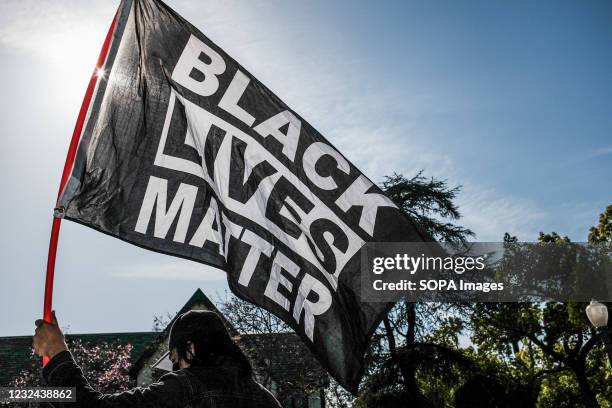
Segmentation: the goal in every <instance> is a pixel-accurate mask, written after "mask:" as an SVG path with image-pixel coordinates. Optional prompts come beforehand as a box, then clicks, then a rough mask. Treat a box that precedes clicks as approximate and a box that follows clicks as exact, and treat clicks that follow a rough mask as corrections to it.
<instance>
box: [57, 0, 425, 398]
mask: <svg viewBox="0 0 612 408" xmlns="http://www.w3.org/2000/svg"><path fill="white" fill-rule="evenodd" d="M116 21H117V23H116V27H115V31H114V34H113V40H112V43H111V45H110V49H109V53H108V57H107V58H106V62H105V63H104V66H103V70H102V71H101V75H100V76H99V77H100V80H99V82H98V85H97V87H96V89H95V92H94V94H93V98H92V100H91V103H90V105H89V108H88V111H87V117H86V119H85V123H84V126H83V131H82V134H81V136H80V141H79V145H78V151H77V155H76V159H75V161H74V164H73V167H72V172H71V174H70V179H69V181H68V183H67V185H66V187H65V189H64V191H63V192H62V195H61V196H60V199H59V202H58V208H59V209H60V214H61V216H64V217H65V218H66V219H69V220H72V221H76V222H79V223H82V224H84V225H86V226H88V227H91V228H94V229H96V230H99V231H101V232H104V233H107V234H110V235H112V236H115V237H117V238H120V239H123V240H125V241H128V242H131V243H133V244H136V245H139V246H142V247H144V248H147V249H151V250H154V251H158V252H162V253H166V254H171V255H175V256H179V257H183V258H187V259H191V260H194V261H197V262H201V263H203V264H207V265H212V266H214V267H216V268H219V269H222V270H224V271H225V272H226V273H227V278H228V282H229V286H230V288H231V290H232V291H233V292H234V293H235V294H236V295H238V296H239V297H241V298H243V299H245V300H247V301H249V302H252V303H255V304H257V305H260V306H262V307H264V308H265V309H267V310H269V311H271V312H272V313H274V314H275V315H277V316H279V317H280V318H281V319H282V320H283V321H285V322H286V323H288V324H289V325H290V326H291V327H292V328H293V329H294V330H295V331H296V332H297V333H298V334H299V335H300V336H301V338H302V339H303V341H304V342H305V343H306V344H307V345H308V346H309V348H310V349H311V350H312V352H313V353H314V354H315V356H316V357H317V358H318V360H319V361H320V362H321V363H322V364H323V366H324V367H325V368H326V369H327V370H328V371H329V372H330V373H331V374H332V375H333V376H334V377H335V378H336V379H337V381H338V382H339V383H340V384H342V385H343V386H345V387H346V388H347V389H349V390H351V391H353V392H355V391H356V390H357V386H358V385H359V381H360V379H361V377H362V375H363V370H364V368H363V354H364V352H365V350H366V347H367V345H368V341H369V339H370V337H371V335H372V333H373V331H374V330H375V329H376V327H377V326H378V324H379V322H380V320H381V318H382V317H383V316H384V315H385V313H386V312H387V311H388V310H389V308H390V307H391V306H392V304H391V303H365V302H362V301H361V293H360V284H361V283H360V274H361V271H360V250H361V248H362V246H363V245H364V243H365V242H371V241H378V242H389V241H423V240H425V239H427V237H426V236H425V235H424V234H423V233H421V232H419V230H418V228H417V227H415V225H414V224H413V223H412V222H411V221H410V220H409V219H408V218H406V217H405V216H404V215H402V214H401V213H400V211H399V210H398V208H397V207H396V206H395V205H394V204H393V203H392V202H391V200H389V199H388V198H387V197H386V196H385V195H384V194H383V193H382V192H381V191H380V189H379V188H378V187H376V186H375V185H374V184H373V183H372V182H371V181H370V180H368V179H367V178H366V177H365V176H364V175H363V174H361V172H360V171H359V170H358V169H357V168H355V167H354V166H353V165H352V164H351V163H350V162H349V161H348V160H347V159H346V158H345V157H344V156H343V155H342V154H340V153H339V152H338V151H337V150H336V149H335V148H334V147H333V146H332V145H331V144H330V143H329V142H328V141H327V140H326V139H325V138H324V137H323V136H322V135H321V134H320V133H319V132H317V130H316V129H314V128H313V127H312V126H311V125H310V124H309V123H308V122H306V121H305V120H303V119H302V118H301V117H300V115H298V114H297V113H296V112H294V111H292V110H291V109H290V108H289V107H287V106H286V105H285V104H284V103H283V102H282V101H281V100H280V99H279V98H278V97H277V96H276V95H274V94H273V93H272V92H271V91H270V90H269V89H268V88H266V86H265V85H263V84H262V83H260V82H259V81H258V80H257V79H255V78H254V77H253V76H252V75H251V74H250V73H249V72H248V71H247V70H246V69H245V68H244V67H242V66H241V65H240V64H238V63H237V62H236V61H234V60H233V59H232V58H231V57H230V56H229V55H227V54H226V53H225V52H224V51H223V50H222V49H220V48H219V47H218V46H216V45H215V44H214V43H213V42H212V41H210V40H209V39H208V38H207V37H206V36H205V35H203V34H202V33H201V32H200V31H198V30H197V29H196V28H195V27H193V26H192V25H191V24H190V23H188V22H187V21H185V20H184V19H183V18H181V17H180V16H179V15H177V14H176V12H174V11H173V10H171V9H170V8H168V7H167V6H166V5H165V4H163V3H162V2H161V1H158V0H126V1H124V2H123V3H122V4H121V5H120V8H119V11H118V16H117V20H116ZM278 70H279V72H278V74H279V75H282V74H283V72H282V68H278ZM311 86H317V85H316V84H312V85H311ZM359 143H360V141H359V140H355V144H356V145H359ZM363 148H364V149H367V146H363Z"/></svg>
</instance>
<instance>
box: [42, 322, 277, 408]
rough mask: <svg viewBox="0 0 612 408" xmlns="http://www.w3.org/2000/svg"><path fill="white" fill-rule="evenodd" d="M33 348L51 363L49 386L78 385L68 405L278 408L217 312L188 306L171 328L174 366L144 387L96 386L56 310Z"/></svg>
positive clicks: (47, 374) (47, 376) (47, 375)
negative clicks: (104, 389)
mask: <svg viewBox="0 0 612 408" xmlns="http://www.w3.org/2000/svg"><path fill="white" fill-rule="evenodd" d="M36 327H37V328H36V332H35V335H34V338H33V347H34V351H35V352H36V354H38V355H39V356H43V355H46V356H48V357H49V358H50V361H49V363H48V364H47V365H46V366H45V367H44V368H43V373H42V374H43V378H44V380H45V383H46V385H48V386H50V387H75V388H76V403H74V402H72V403H67V405H69V406H70V407H74V408H77V407H91V408H96V407H106V408H112V407H153V408H154V407H167V408H170V407H177V408H178V407H181V408H182V407H194V408H196V407H197V408H209V407H210V408H213V407H214V408H227V407H232V408H243V407H244V408H246V407H249V408H280V404H279V403H278V401H277V400H276V398H274V396H273V395H272V394H271V393H270V392H269V391H267V390H266V389H265V388H264V387H262V386H261V385H260V384H258V383H257V382H256V381H255V380H254V379H253V371H252V368H251V364H250V362H249V360H248V359H247V357H246V356H245V355H244V353H243V352H242V351H241V350H240V348H238V346H237V345H236V344H235V343H234V341H233V340H232V338H231V337H230V335H229V333H228V331H227V329H226V328H225V326H224V325H223V322H222V320H221V318H220V317H219V315H217V314H216V313H214V312H210V311H195V310H192V311H189V312H187V313H185V314H183V315H181V316H179V317H178V318H177V319H176V320H175V322H174V324H173V325H172V328H171V330H170V336H169V342H168V349H169V352H168V358H170V360H171V362H172V368H173V371H172V372H170V373H168V374H165V375H163V376H162V377H161V378H160V379H159V381H158V382H156V383H154V384H151V385H150V386H148V387H146V388H141V387H138V388H134V389H131V390H128V391H124V392H119V393H115V394H102V393H101V392H98V391H96V390H94V389H93V388H92V387H91V386H90V385H89V383H88V382H87V380H86V379H85V377H84V376H83V372H82V371H81V368H80V367H79V366H78V365H77V363H76V362H75V360H74V358H73V357H72V354H71V353H70V351H69V350H68V346H67V345H66V341H65V339H64V335H63V333H62V331H61V330H60V328H59V325H58V323H57V319H56V317H55V312H53V322H52V323H48V322H45V321H43V320H37V321H36Z"/></svg>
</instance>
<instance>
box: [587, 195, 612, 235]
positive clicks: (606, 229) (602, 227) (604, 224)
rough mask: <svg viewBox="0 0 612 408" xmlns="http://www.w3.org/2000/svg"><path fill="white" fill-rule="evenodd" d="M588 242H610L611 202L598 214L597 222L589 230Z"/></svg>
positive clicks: (611, 231)
mask: <svg viewBox="0 0 612 408" xmlns="http://www.w3.org/2000/svg"><path fill="white" fill-rule="evenodd" d="M589 242H590V243H593V244H594V243H600V242H612V204H611V205H609V206H607V207H606V210H605V211H604V212H603V213H602V214H601V215H600V216H599V224H598V225H597V226H596V227H591V229H590V230H589Z"/></svg>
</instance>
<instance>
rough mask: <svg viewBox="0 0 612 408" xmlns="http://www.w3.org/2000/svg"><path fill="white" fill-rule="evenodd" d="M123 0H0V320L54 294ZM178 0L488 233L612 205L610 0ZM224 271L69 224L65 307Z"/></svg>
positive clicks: (334, 137)
mask: <svg viewBox="0 0 612 408" xmlns="http://www.w3.org/2000/svg"><path fill="white" fill-rule="evenodd" d="M117 4H118V2H117V1H102V0H95V1H91V2H84V1H77V0H72V1H69V0H54V1H32V0H24V1H6V0H5V1H2V2H1V3H0V67H1V70H2V71H1V72H2V75H1V76H0V89H2V93H3V98H2V100H1V102H0V108H1V109H0V126H1V127H2V136H3V146H2V149H1V150H0V154H1V156H0V158H1V160H0V171H1V172H2V174H3V177H2V178H1V179H0V187H1V189H2V191H3V200H2V202H0V211H1V213H2V217H1V221H0V227H1V228H2V231H3V234H2V236H3V238H2V245H1V246H0V255H1V256H2V259H3V260H4V262H3V268H2V272H0V336H7V335H26V334H30V333H31V332H32V330H33V320H34V319H35V318H38V317H39V316H40V314H41V312H42V300H43V299H42V293H43V284H44V268H45V264H46V253H47V246H48V237H49V230H50V225H51V210H52V208H53V204H54V201H55V196H56V194H57V185H58V183H59V178H60V174H61V169H62V166H63V162H64V158H65V154H66V149H67V146H68V142H69V138H70V135H71V132H72V127H73V126H74V122H75V119H76V115H77V112H78V108H79V106H80V103H81V100H82V97H83V94H84V91H85V87H86V84H87V81H88V78H89V75H90V73H91V70H92V69H93V65H94V63H95V60H96V57H97V54H98V52H99V49H100V46H101V44H102V40H103V38H104V35H105V33H106V30H107V28H108V25H109V23H110V20H111V19H112V16H113V14H114V10H115V8H116V6H117ZM168 4H169V5H170V6H171V7H173V8H174V9H175V10H176V11H177V12H179V13H180V14H182V15H183V16H184V17H185V18H187V19H188V20H189V21H191V22H192V23H193V24H194V25H195V26H196V27H198V28H200V29H201V30H202V31H203V32H204V33H205V34H206V35H207V36H209V38H211V39H212V40H213V41H215V42H216V43H217V44H219V45H220V46H221V47H222V48H224V49H225V50H226V51H227V52H228V53H229V54H230V55H232V56H233V57H234V58H235V59H236V60H238V61H239V62H240V63H242V64H243V65H244V66H245V67H246V68H247V69H249V71H250V72H251V73H252V74H254V75H255V76H256V77H257V78H258V79H259V80H261V81H262V82H263V83H265V84H266V85H268V86H269V87H270V88H271V89H272V90H273V91H274V92H275V93H276V94H277V95H279V96H280V97H281V98H282V99H283V100H284V101H285V102H286V103H287V104H288V105H289V106H291V107H292V108H293V109H294V110H296V111H297V112H299V113H300V114H301V115H302V116H303V117H304V118H306V119H307V120H308V121H309V122H310V123H311V124H313V125H314V126H315V127H316V128H317V129H319V130H320V131H321V133H323V134H324V135H325V136H326V137H327V138H328V139H329V140H330V141H331V142H332V143H333V144H334V145H335V146H336V147H337V148H338V149H339V150H340V151H341V152H343V153H344V154H345V155H346V156H347V157H348V158H349V159H350V160H351V161H352V162H353V163H355V164H356V165H357V167H359V168H360V169H361V170H362V171H363V172H364V173H365V174H366V175H368V176H369V177H370V178H371V179H373V180H375V181H380V180H381V179H382V177H383V176H384V175H387V174H391V173H393V172H400V173H404V174H405V175H407V176H410V175H413V174H415V172H417V171H418V170H419V169H424V170H425V175H427V176H434V177H438V178H444V179H448V181H449V183H450V184H451V185H457V184H461V185H463V191H462V193H461V195H460V197H459V199H458V204H459V205H460V210H461V212H462V214H463V215H464V218H463V219H462V223H463V225H465V226H467V227H470V228H472V229H473V230H474V231H475V232H476V234H477V239H478V240H482V241H496V240H500V239H501V237H502V235H503V233H504V232H506V231H508V232H511V233H513V234H515V235H517V236H518V237H519V238H520V239H522V240H526V241H528V240H534V239H535V238H536V237H537V234H538V232H539V231H557V232H559V233H562V234H566V235H569V236H570V238H572V239H573V240H576V241H580V240H585V239H586V235H587V231H588V227H589V226H590V225H594V224H595V223H596V222H597V216H598V214H599V213H600V212H602V211H603V209H604V208H605V206H606V205H608V204H611V203H612V193H611V192H612V182H611V175H612V137H611V136H612V113H611V112H612V46H610V45H611V44H612V24H610V21H612V3H610V2H608V1H590V2H575V1H574V2H569V1H568V2H561V1H549V2H544V1H542V2H497V1H470V2H467V1H465V2H464V1H446V2H442V1H435V2H408V1H406V2H390V1H385V2H371V1H370V2H365V1H363V2H348V1H343V2H341V1H332V2H323V1H317V2H283V1H248V2H247V1H234V2H212V1H210V2H209V1H187V0H168ZM197 287H200V288H202V289H203V290H204V291H205V292H206V293H208V294H210V295H214V294H215V293H221V294H222V293H223V291H224V290H225V288H226V284H225V277H224V274H223V273H222V272H220V271H216V270H213V269H211V268H208V267H205V266H202V265H199V264H195V263H191V262H188V261H184V260H179V259H175V258H172V257H168V256H162V255H159V254H156V253H153V252H148V251H145V250H143V249H140V248H137V247H134V246H130V245H128V244H125V243H123V242H120V241H118V240H115V239H112V238H109V237H107V236H104V235H102V234H100V233H96V232H95V231H93V230H89V229H87V228H85V227H82V226H80V225H76V224H72V223H70V222H64V223H63V225H62V233H61V240H60V248H59V258H58V263H57V278H56V289H55V302H54V304H55V308H56V309H57V314H58V317H59V318H60V322H61V324H62V325H63V326H67V327H69V331H71V332H73V333H81V332H109V331H141V330H149V329H150V328H151V325H152V322H153V316H154V315H155V314H164V313H166V312H172V313H174V312H176V311H177V310H178V309H179V308H180V307H181V306H182V305H183V303H184V302H185V301H186V300H187V299H188V297H189V296H190V295H191V294H192V293H193V291H194V290H195V289H196V288H197Z"/></svg>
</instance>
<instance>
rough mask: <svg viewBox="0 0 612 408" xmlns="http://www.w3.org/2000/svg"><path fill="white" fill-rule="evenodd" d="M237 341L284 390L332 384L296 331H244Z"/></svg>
mask: <svg viewBox="0 0 612 408" xmlns="http://www.w3.org/2000/svg"><path fill="white" fill-rule="evenodd" d="M238 343H239V344H240V345H241V346H242V348H243V350H245V352H246V353H247V354H249V356H250V358H251V360H252V362H253V364H254V365H257V366H258V367H259V369H260V370H263V371H267V372H268V373H269V375H270V377H271V378H272V379H273V380H274V381H275V382H276V383H277V384H279V386H280V387H281V388H284V391H294V390H295V389H304V388H305V387H309V386H323V387H325V386H327V385H329V375H328V374H327V372H326V371H325V370H324V369H323V367H322V366H321V364H319V362H318V361H317V360H316V359H315V357H314V356H313V355H312V353H311V352H310V350H309V349H308V347H306V345H305V344H304V342H303V341H302V340H301V339H300V338H299V337H298V335H297V334H295V333H257V334H242V335H241V336H240V340H239V341H238Z"/></svg>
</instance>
